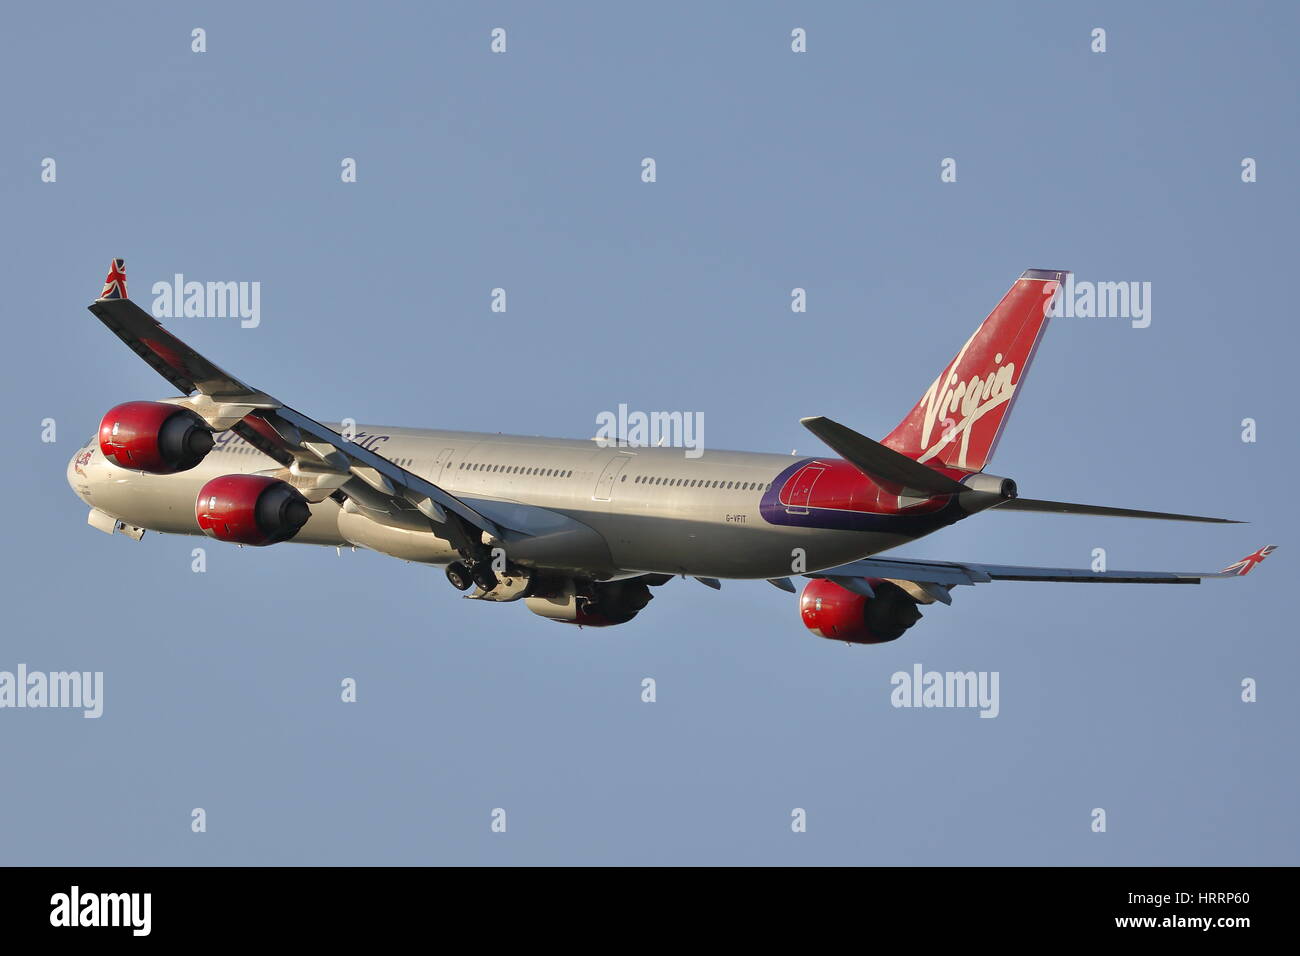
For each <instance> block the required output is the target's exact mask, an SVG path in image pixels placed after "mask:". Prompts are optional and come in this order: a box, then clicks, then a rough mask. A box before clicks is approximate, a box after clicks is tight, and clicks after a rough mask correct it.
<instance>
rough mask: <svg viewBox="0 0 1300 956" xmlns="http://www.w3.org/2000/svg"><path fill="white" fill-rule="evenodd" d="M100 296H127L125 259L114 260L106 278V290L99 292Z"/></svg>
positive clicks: (120, 297) (119, 297)
mask: <svg viewBox="0 0 1300 956" xmlns="http://www.w3.org/2000/svg"><path fill="white" fill-rule="evenodd" d="M99 297H100V298H101V299H125V298H127V294H126V260H125V259H114V260H113V264H112V265H111V266H110V267H109V270H108V278H107V279H105V280H104V291H103V292H101V293H100V294H99Z"/></svg>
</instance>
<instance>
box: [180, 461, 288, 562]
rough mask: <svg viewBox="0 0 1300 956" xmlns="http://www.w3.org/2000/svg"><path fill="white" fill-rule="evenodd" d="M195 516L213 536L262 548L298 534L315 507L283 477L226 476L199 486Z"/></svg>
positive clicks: (206, 531) (210, 535)
mask: <svg viewBox="0 0 1300 956" xmlns="http://www.w3.org/2000/svg"><path fill="white" fill-rule="evenodd" d="M194 517H195V518H196V519H197V520H198V522H199V527H200V528H201V529H202V530H203V533H204V534H206V535H207V536H208V537H210V538H216V539H217V540H218V541H230V542H232V543H234V544H247V545H252V546H253V547H262V546H263V545H267V544H276V543H278V542H280V541H288V540H289V539H290V538H292V537H293V536H294V535H295V534H297V533H298V532H299V531H300V530H301V529H302V526H303V525H305V524H306V523H307V519H309V518H310V517H311V506H310V505H308V504H307V499H306V498H304V497H303V496H302V495H301V494H300V493H299V491H298V489H296V488H294V487H293V486H292V485H289V484H287V483H285V482H283V481H281V480H280V479H279V478H269V477H267V476H265V475H222V476H221V477H220V478H213V479H212V480H211V481H209V482H208V483H207V484H205V485H204V486H203V487H202V488H200V489H199V497H198V499H197V500H196V501H195V502H194Z"/></svg>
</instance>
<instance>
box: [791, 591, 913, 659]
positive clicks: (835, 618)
mask: <svg viewBox="0 0 1300 956" xmlns="http://www.w3.org/2000/svg"><path fill="white" fill-rule="evenodd" d="M865 580H866V582H867V584H869V585H870V586H871V590H872V591H874V592H875V595H876V596H875V597H867V596H866V595H864V594H855V593H854V592H852V591H850V590H848V589H846V588H843V587H840V585H838V584H836V583H835V582H834V581H828V580H825V579H823V578H815V579H814V580H812V581H809V582H808V584H807V585H805V586H804V589H803V593H802V594H801V595H799V614H800V616H802V617H803V623H804V627H806V628H808V630H810V631H812V632H813V633H814V634H816V635H817V636H818V637H826V638H830V639H831V640H834V641H845V642H847V643H849V644H884V643H886V642H888V641H895V640H898V638H900V637H902V636H903V632H904V631H906V630H907V629H908V628H909V627H911V626H912V625H913V624H915V623H916V622H917V621H919V620H920V619H921V612H920V610H919V609H918V608H917V606H916V603H917V602H916V601H915V600H914V599H913V598H911V597H910V596H909V595H908V594H907V592H906V591H904V590H903V589H902V588H900V587H899V586H898V585H897V584H894V583H892V582H890V581H882V580H881V579H879V578H866V579H865Z"/></svg>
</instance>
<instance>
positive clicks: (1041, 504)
mask: <svg viewBox="0 0 1300 956" xmlns="http://www.w3.org/2000/svg"><path fill="white" fill-rule="evenodd" d="M997 509H998V510H999V511H1035V512H1041V513H1048V514H1062V515H1096V516H1099V517H1103V518H1154V519H1156V520H1159V521H1205V522H1208V523H1210V524H1244V522H1241V521H1234V520H1233V519H1232V518H1205V517H1202V516H1201V515H1180V514H1171V513H1170V512H1167V511H1136V510H1134V509H1133V508H1107V507H1106V506H1105V505H1075V504H1070V503H1069V502H1067V501H1039V500H1037V499H1035V498H1011V499H1010V500H1008V501H1004V502H1002V504H1000V505H997Z"/></svg>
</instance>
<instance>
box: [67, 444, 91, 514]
mask: <svg viewBox="0 0 1300 956" xmlns="http://www.w3.org/2000/svg"><path fill="white" fill-rule="evenodd" d="M94 454H95V450H94V442H93V441H92V442H90V443H88V444H86V445H85V446H84V447H82V448H78V449H77V451H76V453H75V454H74V455H73V456H72V458H71V459H70V460H69V461H68V468H67V472H66V473H67V478H68V485H69V487H71V488H72V490H73V491H75V492H76V493H77V497H78V498H80V499H81V500H82V501H84V502H86V503H87V504H89V503H90V499H89V498H88V497H87V493H88V492H89V490H90V472H89V467H90V460H91V458H92V457H93V456H94Z"/></svg>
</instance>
